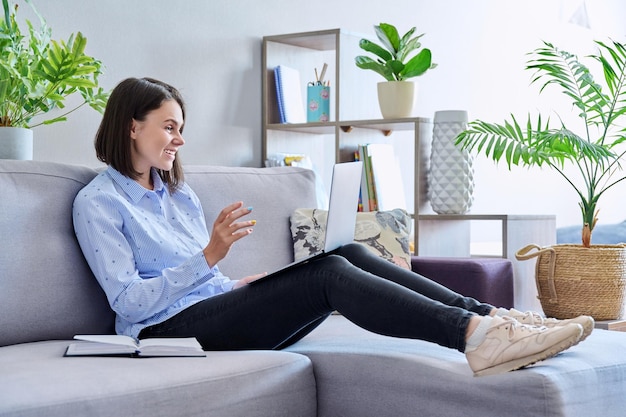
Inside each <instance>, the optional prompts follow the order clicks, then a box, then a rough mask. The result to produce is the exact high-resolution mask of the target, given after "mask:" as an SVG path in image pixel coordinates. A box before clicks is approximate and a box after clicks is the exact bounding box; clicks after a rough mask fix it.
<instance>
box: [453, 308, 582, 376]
mask: <svg viewBox="0 0 626 417" xmlns="http://www.w3.org/2000/svg"><path fill="white" fill-rule="evenodd" d="M582 333H583V329H582V326H581V325H580V324H577V323H569V324H564V325H562V326H557V327H551V328H548V327H545V326H542V327H537V326H530V325H526V324H521V323H520V322H518V321H517V320H515V319H513V318H511V317H493V318H492V322H491V326H490V327H489V329H488V330H487V337H486V338H485V340H484V341H483V342H482V343H481V344H480V345H478V347H477V348H476V349H474V350H472V351H470V352H466V353H465V356H466V358H467V362H468V363H469V366H470V368H472V370H473V371H474V375H475V376H483V375H493V374H497V373H501V372H508V371H513V370H515V369H519V368H523V367H524V366H528V365H531V364H533V363H535V362H537V361H540V360H544V359H547V358H549V357H551V356H554V355H556V354H557V353H559V352H562V351H564V350H565V349H567V348H569V347H570V346H572V345H574V344H576V343H577V342H578V340H579V339H580V337H581V336H582Z"/></svg>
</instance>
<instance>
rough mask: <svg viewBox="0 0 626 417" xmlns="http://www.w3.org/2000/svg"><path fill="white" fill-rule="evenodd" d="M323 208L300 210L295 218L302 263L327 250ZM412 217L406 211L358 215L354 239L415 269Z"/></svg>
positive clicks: (295, 243)
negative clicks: (412, 254) (412, 265)
mask: <svg viewBox="0 0 626 417" xmlns="http://www.w3.org/2000/svg"><path fill="white" fill-rule="evenodd" d="M327 214H328V212H327V211H326V210H320V209H296V210H295V211H294V212H293V214H292V215H291V218H290V221H291V237H292V239H293V249H294V258H295V260H296V261H297V260H299V259H301V258H304V257H306V256H308V255H310V254H312V253H316V252H319V251H321V250H322V248H323V247H324V235H325V228H326V216H327ZM410 230H411V217H410V216H409V214H408V213H407V212H406V211H405V210H402V209H395V210H390V211H371V212H362V213H357V218H356V230H355V236H354V240H355V241H356V242H358V243H360V244H362V245H365V246H366V247H367V248H368V249H370V250H371V251H372V253H374V254H376V255H378V256H380V257H382V258H384V259H387V260H388V261H390V262H393V263H394V264H396V265H398V266H401V267H403V268H406V269H411V253H410V252H409V234H410Z"/></svg>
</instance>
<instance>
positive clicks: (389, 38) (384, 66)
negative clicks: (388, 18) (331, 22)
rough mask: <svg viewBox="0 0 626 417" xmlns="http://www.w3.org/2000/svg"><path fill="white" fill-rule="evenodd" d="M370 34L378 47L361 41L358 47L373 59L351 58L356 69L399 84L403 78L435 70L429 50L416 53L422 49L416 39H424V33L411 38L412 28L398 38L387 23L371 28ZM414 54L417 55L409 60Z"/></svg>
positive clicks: (360, 56) (395, 30)
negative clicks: (370, 54)
mask: <svg viewBox="0 0 626 417" xmlns="http://www.w3.org/2000/svg"><path fill="white" fill-rule="evenodd" d="M374 31H375V32H376V36H377V37H378V40H380V42H381V44H382V46H381V45H378V44H376V43H374V42H371V41H369V40H367V39H361V40H360V41H359V47H360V48H361V49H363V50H364V51H367V52H370V53H372V54H374V55H375V58H376V59H375V60H374V59H372V58H371V57H369V56H364V55H359V56H357V57H356V58H355V62H356V66H357V67H359V68H361V69H369V70H372V71H375V72H377V73H378V74H380V75H382V76H383V77H384V78H385V79H386V80H387V81H402V80H406V79H407V78H412V77H418V76H420V75H422V74H424V73H425V72H426V71H428V70H429V69H432V68H435V67H436V66H437V64H433V62H432V53H431V51H430V49H428V48H423V49H421V50H420V48H421V47H422V44H421V43H420V38H421V37H422V36H424V33H422V34H421V35H417V36H413V34H414V33H415V27H413V28H411V29H410V30H409V31H408V32H407V33H405V34H404V35H402V37H401V36H400V34H399V33H398V30H397V29H396V27H395V26H393V25H390V24H388V23H381V24H380V25H378V26H374ZM417 51H419V52H417ZM414 52H417V54H416V55H414V56H412V57H411V54H413V53H414Z"/></svg>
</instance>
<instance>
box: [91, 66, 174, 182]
mask: <svg viewBox="0 0 626 417" xmlns="http://www.w3.org/2000/svg"><path fill="white" fill-rule="evenodd" d="M167 100H176V102H177V103H178V104H179V105H180V108H181V109H182V112H183V120H185V103H184V101H183V98H182V96H181V94H180V92H179V91H178V90H177V89H176V88H174V87H172V86H171V85H169V84H166V83H164V82H162V81H159V80H155V79H153V78H127V79H125V80H123V81H122V82H120V83H119V84H118V85H117V86H116V87H115V88H114V89H113V91H112V92H111V95H110V96H109V101H108V102H107V106H106V109H105V111H104V115H103V117H102V122H101V123H100V127H99V128H98V131H97V133H96V138H95V147H96V155H97V157H98V159H99V160H100V161H102V162H104V163H105V164H107V165H110V166H112V167H113V168H115V169H116V170H118V171H119V172H120V173H122V174H123V175H126V176H127V177H130V178H132V179H137V178H139V176H140V175H141V173H140V172H137V171H136V170H135V168H134V167H133V162H132V159H131V138H130V129H131V126H132V124H133V119H135V120H138V121H143V120H145V118H146V116H147V114H148V113H150V112H151V111H153V110H156V109H158V108H159V107H161V104H163V102H164V101H167ZM181 131H182V127H181ZM157 172H158V174H159V176H160V177H161V179H162V180H163V182H164V183H165V184H167V186H168V188H169V190H170V192H174V191H176V190H177V189H178V187H179V186H180V184H182V183H183V181H184V177H183V169H182V166H181V163H180V160H179V158H178V155H177V156H176V159H175V160H174V165H173V167H172V169H171V170H170V171H164V170H161V169H157Z"/></svg>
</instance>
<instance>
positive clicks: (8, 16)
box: [0, 0, 108, 128]
mask: <svg viewBox="0 0 626 417" xmlns="http://www.w3.org/2000/svg"><path fill="white" fill-rule="evenodd" d="M25 2H26V3H27V4H29V5H30V6H31V8H32V9H33V11H34V12H35V14H36V15H37V17H38V18H39V23H40V24H39V29H38V30H37V29H35V28H34V26H33V25H32V23H31V22H30V21H28V20H26V21H25V22H26V25H27V27H28V34H27V35H28V36H26V35H24V34H23V33H22V30H21V28H20V26H19V24H18V22H17V18H16V14H17V5H16V6H15V7H14V9H13V10H11V8H10V6H9V0H2V6H3V10H4V15H3V17H4V18H3V19H1V20H0V55H1V56H2V60H0V126H12V127H24V128H32V127H35V126H38V125H41V124H51V123H56V122H60V121H64V120H66V119H67V115H68V114H70V113H71V112H73V111H75V110H76V109H78V108H79V107H82V106H84V105H85V104H87V105H89V106H91V107H92V108H93V109H95V110H97V111H99V112H101V113H102V112H103V111H104V108H105V106H106V101H107V99H108V93H107V92H105V91H104V90H103V89H102V88H101V87H99V86H98V76H99V75H100V74H101V70H102V63H101V62H100V61H99V60H97V59H95V58H93V57H91V56H89V55H87V54H86V53H85V47H86V45H87V39H86V38H85V37H84V36H83V35H82V33H80V32H77V33H75V34H72V35H71V36H70V37H69V38H68V39H67V41H56V40H52V39H51V33H52V31H51V29H50V28H49V27H48V25H47V24H46V21H45V19H44V18H43V17H42V16H41V15H40V14H39V13H38V12H37V10H36V9H35V7H34V5H33V4H32V2H31V0H25ZM76 93H77V94H80V96H81V97H82V102H81V103H79V104H78V105H76V106H75V107H72V108H70V109H68V110H67V111H64V112H63V113H62V114H57V115H55V116H50V117H48V118H44V120H40V121H38V122H36V123H34V124H31V121H32V119H33V118H34V117H35V116H41V115H45V114H47V113H48V112H50V111H51V110H53V109H57V108H58V109H64V108H65V101H66V99H67V98H68V97H69V96H72V95H74V94H76Z"/></svg>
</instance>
